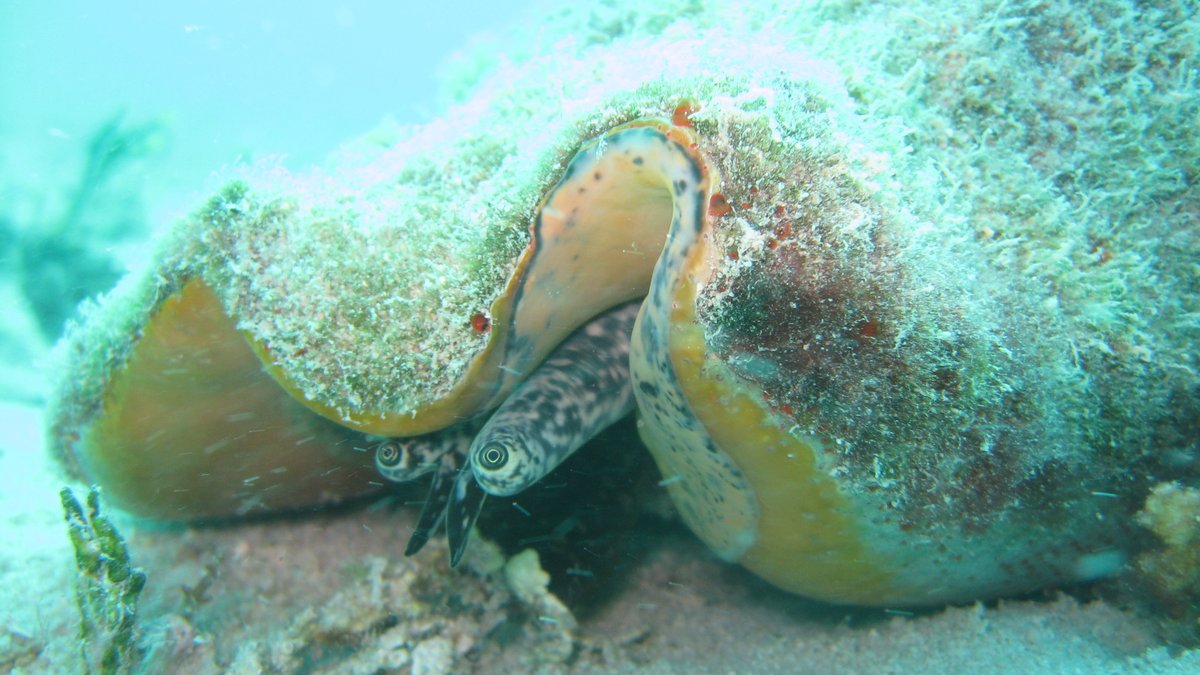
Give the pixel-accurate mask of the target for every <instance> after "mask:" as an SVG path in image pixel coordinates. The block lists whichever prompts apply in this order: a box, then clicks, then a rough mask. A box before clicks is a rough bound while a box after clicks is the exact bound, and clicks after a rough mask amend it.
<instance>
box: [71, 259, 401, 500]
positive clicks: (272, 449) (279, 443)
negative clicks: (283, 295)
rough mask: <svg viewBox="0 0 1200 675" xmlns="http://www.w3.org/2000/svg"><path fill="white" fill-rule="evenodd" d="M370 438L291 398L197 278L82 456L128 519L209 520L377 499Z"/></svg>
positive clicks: (127, 373)
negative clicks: (362, 447) (365, 447)
mask: <svg viewBox="0 0 1200 675" xmlns="http://www.w3.org/2000/svg"><path fill="white" fill-rule="evenodd" d="M360 438H361V437H360V436H359V435H358V434H354V433H352V432H350V431H349V430H347V429H345V428H343V427H340V426H338V425H336V424H333V423H332V422H329V421H327V420H325V419H322V418H320V417H318V416H316V415H313V414H312V413H311V412H310V411H309V410H308V409H307V408H305V407H304V406H303V405H302V404H301V403H299V402H298V401H296V400H295V399H293V398H292V397H291V396H288V395H287V394H286V393H285V392H284V391H283V390H281V389H280V388H279V385H278V384H277V383H276V382H275V381H274V380H273V379H272V378H271V377H270V376H269V375H268V374H267V373H266V372H265V371H264V370H263V365H262V362H261V361H259V358H258V356H257V355H256V354H255V353H254V351H253V350H252V349H251V348H250V345H249V344H248V342H247V340H246V338H245V337H243V335H242V333H241V331H239V330H238V329H237V328H236V326H235V325H234V323H233V321H232V320H231V319H230V318H229V317H228V316H227V315H226V314H225V312H224V310H223V308H222V306H221V303H220V302H219V301H218V299H217V297H216V295H214V294H213V292H212V290H211V289H209V288H208V286H207V285H205V284H204V283H203V282H202V281H200V280H196V279H193V280H191V281H188V282H187V283H186V284H184V286H183V287H182V288H181V289H180V290H179V291H178V292H176V293H175V294H174V295H172V296H170V297H168V298H167V299H166V300H164V301H163V302H162V303H161V305H160V306H159V307H158V309H157V311H156V312H155V313H154V315H153V316H152V317H151V318H150V320H149V321H148V322H147V324H146V326H145V327H144V329H143V331H142V334H141V336H140V338H139V339H138V340H137V343H136V344H135V345H134V347H133V352H132V354H131V355H130V357H129V359H128V361H127V363H126V364H125V366H124V367H123V368H121V369H120V370H119V371H118V372H117V373H116V374H115V376H114V377H113V379H112V381H111V382H110V383H109V386H108V389H107V390H106V392H105V396H104V400H103V410H102V412H101V414H99V415H97V416H96V419H95V421H94V422H93V423H92V424H91V425H90V426H88V427H86V428H85V429H83V430H82V431H81V433H80V437H79V438H78V440H76V441H75V443H76V445H77V447H75V448H73V450H74V452H75V456H76V457H77V458H78V460H79V462H80V464H81V465H82V468H83V469H84V470H85V472H86V473H87V475H88V476H89V477H90V478H91V480H93V481H94V482H96V483H98V484H99V485H101V486H103V488H104V490H105V497H106V498H107V499H109V500H110V501H112V502H113V503H115V504H117V505H119V506H121V507H122V508H125V509H127V510H129V511H131V512H133V513H136V514H138V515H141V516H146V517H151V518H162V519H198V518H212V517H224V516H230V515H240V514H248V513H257V512H265V511H278V510H285V509H294V508H301V507H311V506H313V505H316V504H320V503H328V502H331V501H337V500H341V499H346V498H350V497H354V496H358V495H364V494H367V493H369V492H371V491H372V490H374V489H376V488H377V487H378V485H379V483H378V478H377V476H376V474H375V468H374V463H373V458H372V457H370V456H368V454H367V453H365V452H356V451H355V450H354V449H353V448H354V444H355V442H356V441H357V440H358V439H360Z"/></svg>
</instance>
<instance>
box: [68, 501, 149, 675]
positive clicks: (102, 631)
mask: <svg viewBox="0 0 1200 675" xmlns="http://www.w3.org/2000/svg"><path fill="white" fill-rule="evenodd" d="M59 494H60V496H61V497H62V506H63V512H64V514H65V517H66V521H67V532H68V534H69V535H70V537H71V546H72V547H73V548H74V549H75V568H76V570H77V572H78V577H77V578H76V583H75V598H76V601H77V603H78V605H79V638H80V655H81V656H82V657H83V664H84V667H85V669H86V671H87V672H88V673H104V674H105V675H107V674H109V673H125V672H131V671H132V670H133V667H134V665H135V664H136V663H137V662H138V661H139V660H140V658H141V651H140V650H139V649H138V647H137V645H136V643H135V640H134V630H135V625H136V618H137V603H138V596H139V595H141V592H142V588H143V587H144V586H145V585H146V574H145V572H143V571H142V570H141V569H138V568H136V567H134V566H133V565H132V563H131V561H130V558H129V550H128V549H127V548H126V546H125V540H124V539H122V538H121V535H120V534H119V533H118V532H117V530H116V528H115V527H113V525H112V523H110V522H109V521H108V519H107V518H105V517H104V516H102V515H100V490H99V489H98V488H96V487H94V486H93V487H92V488H91V490H90V491H89V492H88V496H87V510H86V511H85V510H84V508H83V506H81V505H80V503H79V501H78V500H77V499H76V498H75V495H74V494H73V493H72V492H71V490H70V488H63V489H62V491H61V492H60V493H59Z"/></svg>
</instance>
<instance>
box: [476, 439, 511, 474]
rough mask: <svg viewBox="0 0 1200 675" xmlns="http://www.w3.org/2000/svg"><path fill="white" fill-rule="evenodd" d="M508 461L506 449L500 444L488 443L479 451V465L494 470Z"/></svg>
mask: <svg viewBox="0 0 1200 675" xmlns="http://www.w3.org/2000/svg"><path fill="white" fill-rule="evenodd" d="M507 463H508V449H507V448H505V447H503V446H500V445H489V446H488V447H486V448H484V449H483V450H482V451H480V453H479V466H480V467H482V468H484V469H488V470H489V471H495V470H496V469H499V468H501V467H503V466H504V465H505V464H507Z"/></svg>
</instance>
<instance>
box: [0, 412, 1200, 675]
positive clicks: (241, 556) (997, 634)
mask: <svg viewBox="0 0 1200 675" xmlns="http://www.w3.org/2000/svg"><path fill="white" fill-rule="evenodd" d="M0 424H2V427H3V428H4V429H5V430H6V431H7V433H6V434H5V435H4V439H3V446H2V447H0V499H2V500H3V506H2V508H0V518H2V519H0V528H3V535H2V536H0V541H4V542H6V543H7V545H6V546H4V547H3V548H2V550H0V584H2V587H3V588H4V589H5V592H4V594H3V596H2V598H0V603H2V606H0V621H2V622H3V624H2V625H3V629H4V630H3V634H2V635H0V671H3V672H14V673H48V672H56V673H58V672H63V673H65V672H79V671H81V670H82V665H81V662H80V657H79V655H78V652H77V649H78V638H77V623H78V614H77V609H76V606H75V601H74V596H73V583H74V567H73V562H72V556H71V552H70V545H69V543H68V540H67V536H66V528H65V526H64V525H63V521H62V514H61V507H60V505H59V501H58V491H59V489H60V488H61V487H62V485H63V478H62V477H61V476H60V473H59V471H58V470H57V467H55V466H54V465H53V463H52V462H51V461H50V459H49V456H48V453H46V452H45V451H44V449H43V440H42V433H41V429H42V411H41V409H40V408H38V407H35V406H32V405H28V404H20V403H11V402H10V403H5V404H3V405H0ZM77 492H78V491H77ZM417 497H418V498H419V494H418V495H417ZM398 501H399V500H397V499H395V498H392V499H388V500H383V501H376V502H374V503H371V504H361V505H355V506H350V507H343V508H340V509H334V510H330V511H326V512H322V513H317V514H312V515H309V516H293V517H288V518H272V519H265V520H258V521H253V522H248V523H244V524H232V525H226V526H221V527H205V528H164V527H158V526H151V525H146V524H139V523H134V522H129V521H127V520H125V519H123V518H121V517H119V516H117V517H115V521H116V522H117V524H118V526H119V527H121V529H122V530H123V532H124V533H125V535H126V536H127V538H128V540H129V546H130V551H131V555H132V557H133V559H134V561H135V563H136V564H137V565H138V566H140V567H141V568H143V569H144V570H145V571H146V573H147V575H148V579H149V581H148V583H147V585H146V590H145V592H144V593H143V595H142V599H141V603H140V606H139V617H138V622H139V626H140V643H141V644H142V646H143V647H144V648H145V650H146V652H145V656H144V661H143V663H142V665H141V670H142V671H143V672H179V673H183V672H186V673H219V672H232V673H255V672H280V673H382V672H414V673H437V672H465V673H471V672H478V673H488V672H520V671H525V670H537V671H542V672H586V673H600V672H639V673H641V672H648V673H676V672H702V673H735V672H736V673H782V672H789V673H795V672H813V673H837V672H847V673H849V672H873V673H911V672H971V671H975V672H1022V673H1027V672H1054V673H1059V672H1061V673H1112V672H1164V673H1169V672H1178V673H1195V672H1200V652H1197V651H1190V652H1179V651H1178V650H1175V651H1172V650H1171V649H1169V648H1168V647H1167V646H1165V645H1163V644H1161V642H1159V639H1158V638H1157V637H1156V632H1155V620H1154V618H1153V617H1145V616H1141V615H1139V614H1137V613H1135V612H1132V611H1123V610H1121V609H1118V608H1116V607H1113V606H1112V605H1110V604H1106V603H1104V602H1099V601H1097V602H1089V603H1087V604H1082V603H1081V602H1080V601H1079V600H1077V599H1075V598H1074V597H1071V596H1068V595H1057V596H1053V595H1047V596H1046V599H1040V600H1022V601H1004V602H1000V603H998V604H995V605H988V606H984V605H975V606H967V607H951V608H947V609H944V610H941V611H932V612H927V613H920V614H913V615H910V614H909V613H906V612H887V611H882V610H851V609H844V608H836V607H829V606H826V605H821V604H819V603H812V602H808V601H805V600H803V599H800V598H796V597H793V596H790V595H787V594H784V593H781V592H778V591H775V590H773V589H771V588H770V587H769V586H767V585H765V584H764V583H762V582H761V581H759V580H757V579H756V578H754V577H753V576H752V575H750V574H749V573H746V572H744V571H742V570H741V569H739V568H736V567H732V566H729V565H725V564H723V563H721V562H719V561H717V560H715V559H714V558H713V557H712V556H711V555H710V554H709V553H708V552H707V551H706V550H705V549H704V548H703V546H702V545H700V544H699V543H698V542H697V541H696V540H695V539H694V538H692V537H690V536H689V535H687V534H686V533H685V532H683V531H682V530H680V531H677V532H675V533H668V534H666V535H663V536H658V537H655V538H654V540H653V543H652V544H650V545H648V546H645V547H643V548H642V549H641V552H640V553H639V555H637V556H636V558H634V559H632V560H631V562H630V564H628V565H626V566H624V567H623V569H622V570H621V572H620V575H621V578H620V579H619V580H618V581H617V583H615V584H614V585H613V589H612V590H611V591H610V592H609V593H608V594H606V596H605V597H604V598H603V599H602V600H598V601H597V600H594V599H593V600H592V601H590V602H589V603H588V606H586V607H570V609H571V610H573V611H575V612H576V613H577V614H578V615H579V618H578V623H577V625H574V626H573V625H571V624H572V623H573V622H575V621H576V617H575V616H573V615H572V614H571V613H570V612H566V611H564V609H563V608H562V607H561V606H560V605H558V604H557V602H558V601H557V599H556V598H555V597H554V596H552V595H550V594H549V593H548V591H546V590H545V578H544V577H539V569H538V568H537V566H536V565H533V566H532V567H531V566H530V565H529V564H528V559H526V561H525V562H526V563H527V564H525V565H524V567H521V566H520V565H514V563H513V561H512V560H510V561H509V562H508V565H507V566H505V563H504V560H503V557H502V556H501V555H500V554H499V552H498V549H496V548H495V547H493V546H490V545H488V544H486V543H478V542H477V543H476V544H474V545H473V547H472V549H471V551H470V553H469V555H468V559H467V560H466V561H465V563H464V565H462V566H461V567H460V569H459V570H455V571H450V570H448V568H447V565H446V554H445V551H444V549H445V542H444V540H442V539H441V538H435V539H434V540H433V541H432V542H431V543H430V545H429V546H427V547H426V549H425V550H424V551H422V553H421V554H420V555H418V556H416V557H415V558H405V557H403V555H401V551H402V550H403V548H404V544H405V542H406V540H407V538H408V535H409V533H410V532H411V529H412V526H413V524H414V521H415V518H416V508H415V507H411V506H397V502H398ZM526 558H528V557H526ZM531 575H532V576H531ZM531 579H532V580H531ZM580 610H582V611H580Z"/></svg>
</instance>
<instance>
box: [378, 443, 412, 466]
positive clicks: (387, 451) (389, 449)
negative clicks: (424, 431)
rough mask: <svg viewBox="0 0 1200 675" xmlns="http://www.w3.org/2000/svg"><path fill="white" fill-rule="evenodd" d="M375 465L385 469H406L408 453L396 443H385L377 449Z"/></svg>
mask: <svg viewBox="0 0 1200 675" xmlns="http://www.w3.org/2000/svg"><path fill="white" fill-rule="evenodd" d="M375 463H376V464H377V465H379V466H380V467H383V468H385V469H394V468H397V467H404V466H406V465H407V464H408V453H407V452H405V449H404V447H403V446H401V445H400V444H399V443H397V442H396V441H384V442H383V443H380V444H379V446H378V447H377V448H375Z"/></svg>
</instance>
